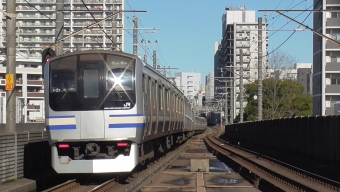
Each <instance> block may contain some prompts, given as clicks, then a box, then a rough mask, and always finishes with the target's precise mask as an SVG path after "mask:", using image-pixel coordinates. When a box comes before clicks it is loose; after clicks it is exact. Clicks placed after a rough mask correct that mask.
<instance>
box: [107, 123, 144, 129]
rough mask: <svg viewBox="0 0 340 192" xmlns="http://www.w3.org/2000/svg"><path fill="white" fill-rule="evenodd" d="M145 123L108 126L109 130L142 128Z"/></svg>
mask: <svg viewBox="0 0 340 192" xmlns="http://www.w3.org/2000/svg"><path fill="white" fill-rule="evenodd" d="M144 126H145V123H126V124H109V128H143V127H144Z"/></svg>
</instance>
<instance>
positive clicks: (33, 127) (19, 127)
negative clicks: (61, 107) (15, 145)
mask: <svg viewBox="0 0 340 192" xmlns="http://www.w3.org/2000/svg"><path fill="white" fill-rule="evenodd" d="M5 127H6V124H0V134H2V133H5ZM44 129H45V122H34V123H33V122H32V123H31V122H28V123H18V124H16V132H18V133H20V132H24V131H44Z"/></svg>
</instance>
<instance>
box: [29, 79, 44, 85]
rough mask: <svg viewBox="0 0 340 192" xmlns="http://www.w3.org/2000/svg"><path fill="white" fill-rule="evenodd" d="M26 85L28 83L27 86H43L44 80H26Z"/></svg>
mask: <svg viewBox="0 0 340 192" xmlns="http://www.w3.org/2000/svg"><path fill="white" fill-rule="evenodd" d="M27 85H29V86H43V85H44V81H42V80H27Z"/></svg>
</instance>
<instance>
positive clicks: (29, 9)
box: [16, 6, 56, 12]
mask: <svg viewBox="0 0 340 192" xmlns="http://www.w3.org/2000/svg"><path fill="white" fill-rule="evenodd" d="M37 9H39V11H41V12H55V11H56V6H51V7H39V6H37ZM16 11H17V12H37V10H36V9H34V8H33V7H30V6H22V7H21V6H20V7H19V6H17V7H16Z"/></svg>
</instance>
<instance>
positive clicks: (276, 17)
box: [268, 0, 305, 27]
mask: <svg viewBox="0 0 340 192" xmlns="http://www.w3.org/2000/svg"><path fill="white" fill-rule="evenodd" d="M294 1H295V0H293V1H292V2H291V3H290V4H289V5H288V6H287V9H289V10H292V9H294V8H295V7H297V6H299V5H300V4H302V3H303V2H304V1H305V0H302V1H301V2H300V3H298V4H296V5H294V6H293V7H291V8H289V6H291V5H292V4H293V2H294ZM278 17H280V15H276V16H275V17H273V18H271V19H269V20H268V21H270V20H273V19H275V21H274V22H272V23H271V24H269V25H268V27H269V26H271V25H273V24H274V23H275V22H276V21H277V19H278Z"/></svg>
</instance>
